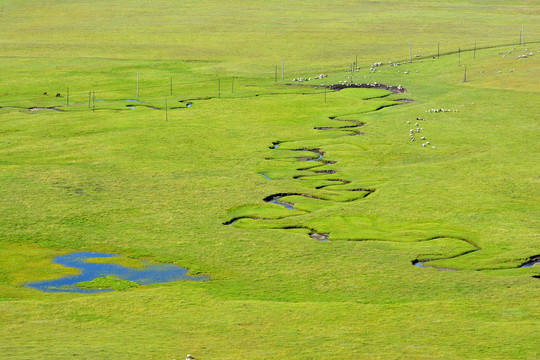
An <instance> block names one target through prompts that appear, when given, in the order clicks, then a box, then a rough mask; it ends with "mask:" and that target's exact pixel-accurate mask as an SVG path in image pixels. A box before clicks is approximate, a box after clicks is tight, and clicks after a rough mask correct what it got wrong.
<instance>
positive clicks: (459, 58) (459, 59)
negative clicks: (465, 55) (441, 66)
mask: <svg viewBox="0 0 540 360" xmlns="http://www.w3.org/2000/svg"><path fill="white" fill-rule="evenodd" d="M458 65H459V66H461V48H459V49H458Z"/></svg>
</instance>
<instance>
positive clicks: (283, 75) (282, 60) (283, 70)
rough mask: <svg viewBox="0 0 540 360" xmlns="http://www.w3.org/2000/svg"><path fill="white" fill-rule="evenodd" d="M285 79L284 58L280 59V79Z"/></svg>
mask: <svg viewBox="0 0 540 360" xmlns="http://www.w3.org/2000/svg"><path fill="white" fill-rule="evenodd" d="M283 80H285V59H281V81H283Z"/></svg>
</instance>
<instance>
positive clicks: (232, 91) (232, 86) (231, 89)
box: [231, 76, 234, 93]
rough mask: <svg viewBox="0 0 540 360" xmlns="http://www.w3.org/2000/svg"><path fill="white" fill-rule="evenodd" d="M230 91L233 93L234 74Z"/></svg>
mask: <svg viewBox="0 0 540 360" xmlns="http://www.w3.org/2000/svg"><path fill="white" fill-rule="evenodd" d="M231 93H234V76H233V77H232V89H231Z"/></svg>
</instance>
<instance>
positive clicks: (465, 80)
mask: <svg viewBox="0 0 540 360" xmlns="http://www.w3.org/2000/svg"><path fill="white" fill-rule="evenodd" d="M463 82H467V67H466V66H465V75H464V77H463Z"/></svg>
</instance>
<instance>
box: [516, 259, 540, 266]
mask: <svg viewBox="0 0 540 360" xmlns="http://www.w3.org/2000/svg"><path fill="white" fill-rule="evenodd" d="M538 263H540V259H538V260H533V261H530V262H527V263H525V264H523V265H521V266H520V267H522V268H528V267H533V266H534V265H535V264H538Z"/></svg>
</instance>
